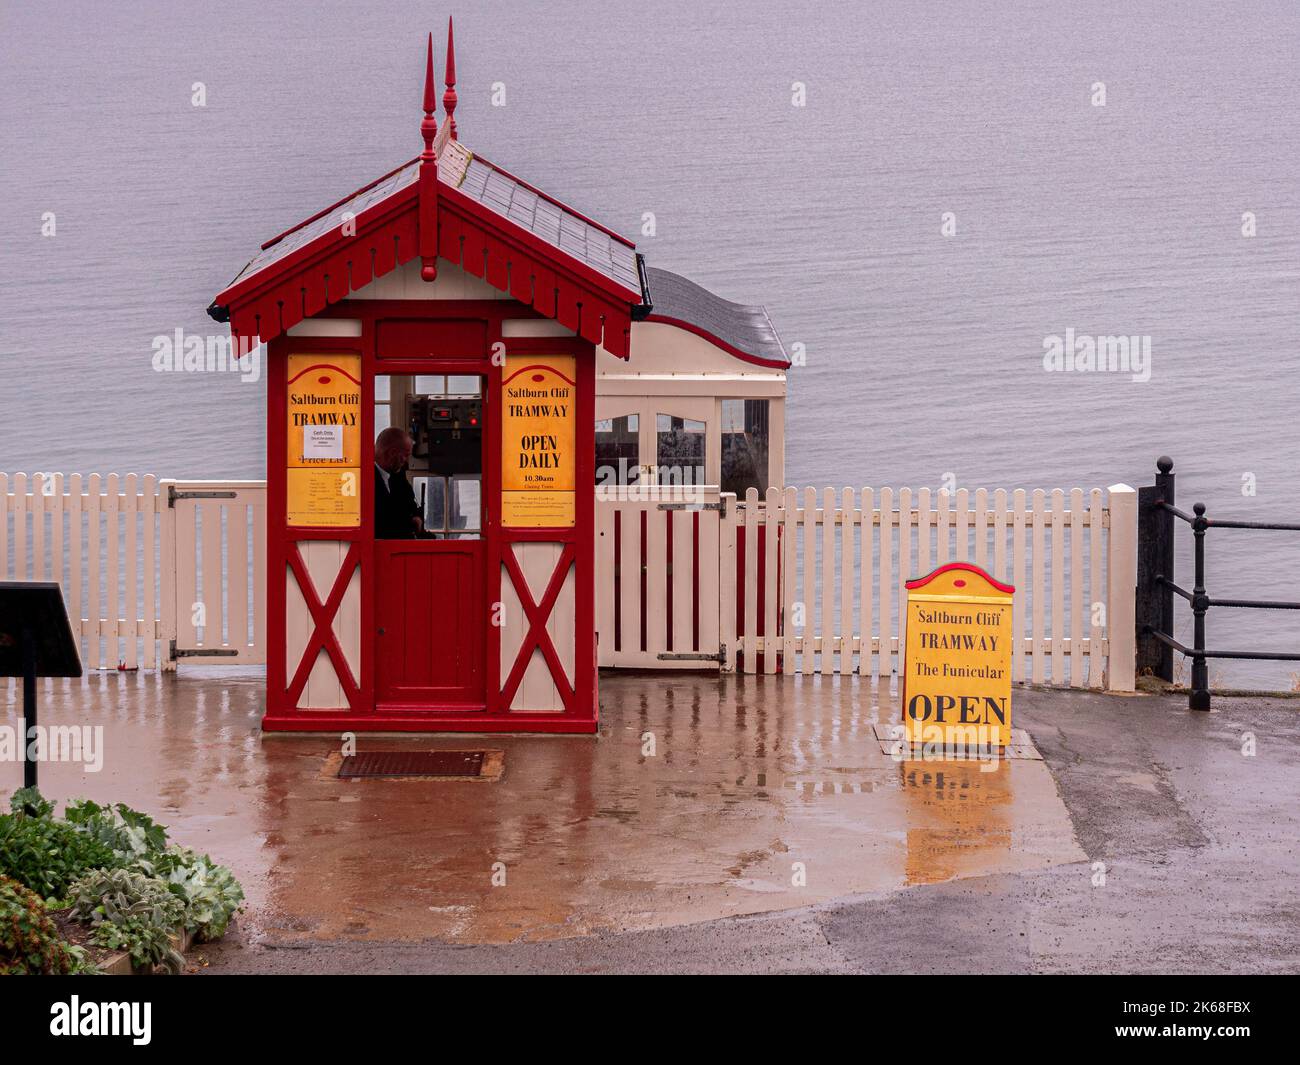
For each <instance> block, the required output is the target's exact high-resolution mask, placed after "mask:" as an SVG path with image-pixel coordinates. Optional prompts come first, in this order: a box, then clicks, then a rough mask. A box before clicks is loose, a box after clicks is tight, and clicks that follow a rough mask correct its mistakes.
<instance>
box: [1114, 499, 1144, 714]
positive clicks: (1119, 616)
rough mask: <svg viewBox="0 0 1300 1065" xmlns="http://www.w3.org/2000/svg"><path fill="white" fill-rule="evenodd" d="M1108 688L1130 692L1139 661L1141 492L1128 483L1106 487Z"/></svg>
mask: <svg viewBox="0 0 1300 1065" xmlns="http://www.w3.org/2000/svg"><path fill="white" fill-rule="evenodd" d="M1106 491H1107V495H1108V501H1107V502H1108V509H1109V510H1110V532H1109V535H1108V536H1107V545H1106V547H1107V550H1106V557H1107V574H1108V581H1107V589H1106V637H1107V644H1108V648H1107V650H1108V655H1107V660H1106V688H1107V690H1109V691H1115V692H1131V691H1133V690H1134V688H1135V686H1136V685H1135V665H1136V661H1137V647H1136V635H1137V625H1136V622H1135V613H1134V610H1135V596H1136V592H1137V582H1138V568H1137V567H1138V493H1137V491H1136V490H1135V489H1133V488H1131V487H1130V486H1129V485H1126V484H1113V485H1111V486H1110V488H1108V489H1107V490H1106Z"/></svg>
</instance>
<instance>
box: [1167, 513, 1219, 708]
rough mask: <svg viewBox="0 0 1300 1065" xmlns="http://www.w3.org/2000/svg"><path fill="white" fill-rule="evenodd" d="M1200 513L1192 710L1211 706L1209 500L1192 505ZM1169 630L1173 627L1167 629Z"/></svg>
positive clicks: (1194, 527)
mask: <svg viewBox="0 0 1300 1065" xmlns="http://www.w3.org/2000/svg"><path fill="white" fill-rule="evenodd" d="M1192 511H1193V513H1194V514H1195V515H1196V518H1195V520H1194V521H1193V522H1192V536H1193V537H1194V538H1195V539H1194V543H1195V545H1196V578H1195V580H1196V583H1195V584H1193V585H1192V616H1193V619H1194V620H1193V642H1192V649H1193V650H1194V651H1195V652H1196V653H1195V654H1193V655H1192V687H1191V690H1190V691H1189V693H1188V696H1187V708H1188V709H1189V710H1208V709H1209V708H1210V680H1209V670H1208V669H1207V668H1206V665H1205V614H1206V611H1208V610H1209V608H1210V597H1209V596H1208V595H1206V594H1205V530H1206V529H1207V528H1208V527H1209V524H1210V523H1209V522H1208V521H1206V519H1205V504H1204V503H1197V504H1196V505H1195V506H1193V507H1192ZM1165 631H1166V632H1169V631H1171V630H1169V629H1166V630H1165Z"/></svg>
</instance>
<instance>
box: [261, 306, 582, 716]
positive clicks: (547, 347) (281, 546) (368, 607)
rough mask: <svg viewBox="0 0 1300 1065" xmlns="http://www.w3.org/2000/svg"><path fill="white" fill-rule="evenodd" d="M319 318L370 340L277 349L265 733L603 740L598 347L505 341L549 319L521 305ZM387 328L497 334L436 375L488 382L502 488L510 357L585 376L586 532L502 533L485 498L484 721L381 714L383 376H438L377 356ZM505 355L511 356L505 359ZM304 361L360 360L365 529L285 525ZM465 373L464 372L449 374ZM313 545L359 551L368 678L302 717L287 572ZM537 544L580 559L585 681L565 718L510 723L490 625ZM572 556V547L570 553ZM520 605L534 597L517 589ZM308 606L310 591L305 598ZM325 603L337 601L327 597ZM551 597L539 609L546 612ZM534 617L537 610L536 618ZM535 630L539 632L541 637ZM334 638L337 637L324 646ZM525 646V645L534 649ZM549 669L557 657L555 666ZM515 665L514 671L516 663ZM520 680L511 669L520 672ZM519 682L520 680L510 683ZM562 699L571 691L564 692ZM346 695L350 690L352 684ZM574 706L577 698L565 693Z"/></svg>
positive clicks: (494, 464) (491, 498)
mask: <svg viewBox="0 0 1300 1065" xmlns="http://www.w3.org/2000/svg"><path fill="white" fill-rule="evenodd" d="M315 317H316V318H343V319H352V320H359V321H360V322H361V336H360V337H357V338H338V337H330V338H325V337H291V336H284V335H282V336H279V337H276V338H275V339H274V340H272V341H271V342H270V344H269V345H268V349H267V378H268V399H267V515H266V530H267V587H266V589H265V598H266V604H267V701H266V714H265V716H264V718H263V722H262V727H263V728H264V729H267V730H289V731H314V732H327V731H338V730H356V731H410V732H550V733H594V732H595V731H596V730H597V685H596V626H595V491H594V488H593V487H592V486H593V485H594V484H595V409H596V397H595V384H596V358H595V345H594V344H592V343H591V342H590V341H587V340H583V339H582V338H580V337H545V338H541V337H509V338H505V337H503V335H502V331H503V325H502V323H503V321H505V320H506V319H512V320H517V319H526V318H537V319H542V318H543V316H542V315H540V314H538V313H537V312H536V311H534V310H533V309H532V308H531V307H528V306H526V305H524V304H521V303H518V302H516V301H513V300H342V301H340V302H339V303H336V304H333V305H331V306H328V307H326V308H324V309H323V310H322V311H321V312H320V313H318V314H317V315H315ZM386 319H403V320H407V321H410V320H414V319H423V320H427V321H428V323H429V327H430V337H431V340H433V341H434V342H436V335H437V326H438V322H439V320H440V319H457V320H461V321H464V320H467V319H478V320H481V321H483V322H484V323H485V324H486V333H485V336H486V350H485V351H484V352H483V354H482V357H481V359H468V358H463V357H458V358H456V359H449V360H438V369H437V372H447V373H457V372H464V373H478V374H481V375H482V376H483V377H484V397H483V400H484V411H485V414H484V420H485V422H486V423H487V424H488V426H489V427H490V428H489V432H488V440H487V445H486V447H485V448H484V463H485V464H487V465H488V466H489V467H490V468H491V469H492V470H493V471H495V472H496V477H494V480H495V481H496V482H497V484H498V487H499V472H500V468H501V434H500V419H499V417H498V415H497V405H498V404H499V402H500V391H501V370H502V367H501V365H500V362H501V360H500V359H499V358H494V356H495V355H496V354H497V353H498V352H501V351H503V350H504V351H508V352H509V353H511V354H521V353H523V354H527V353H535V354H539V355H541V354H555V355H564V354H572V355H574V356H576V366H577V375H578V376H577V382H578V388H577V397H578V398H577V411H576V416H577V434H578V436H577V452H578V453H577V469H576V478H577V481H576V485H577V488H576V500H575V512H576V513H575V524H574V527H573V528H572V529H555V530H545V529H542V530H525V529H510V530H506V529H502V528H501V525H500V514H499V511H500V494H499V491H494V492H490V493H488V492H485V493H484V501H483V502H484V517H483V524H484V530H483V538H484V541H485V543H486V554H487V562H486V574H487V580H486V584H487V588H486V589H485V593H486V596H487V599H486V603H487V606H488V609H487V610H486V611H485V612H484V616H485V618H486V619H487V627H486V634H485V635H486V641H487V656H486V677H487V706H486V708H485V709H484V710H482V711H471V712H465V713H461V712H456V711H447V710H443V711H436V710H435V711H429V712H421V711H418V710H404V711H401V712H399V713H388V712H379V711H378V710H377V709H376V705H375V686H374V680H375V646H374V640H375V631H376V628H375V626H376V619H375V584H374V582H375V576H376V571H375V561H374V477H373V476H366V473H367V472H368V471H369V470H370V468H371V467H372V466H373V465H374V436H375V433H374V403H375V395H374V392H375V376H376V374H378V373H384V374H389V373H405V372H427V368H428V366H429V365H430V363H429V360H426V359H404V358H403V359H381V358H380V357H379V355H378V352H377V351H376V344H377V335H378V327H379V324H380V323H381V322H383V321H384V320H386ZM500 345H504V348H502V347H501V346H500ZM297 352H304V353H306V352H320V353H322V354H330V353H351V354H360V355H361V366H362V387H361V470H362V476H361V484H360V490H361V526H360V527H359V528H358V529H299V528H293V529H290V528H289V527H288V526H287V524H286V521H285V514H286V497H285V490H286V477H285V457H286V454H287V447H288V439H287V431H286V423H285V417H286V408H287V389H286V380H285V370H286V367H287V365H288V356H289V355H290V354H291V353H297ZM448 366H461V367H464V369H463V370H457V369H446V370H444V367H448ZM310 540H333V541H347V542H351V543H356V544H357V545H358V549H357V551H353V552H350V555H358V554H359V559H358V565H359V566H360V568H361V656H360V661H361V676H360V677H359V678H357V686H356V689H355V693H354V695H353V697H354V698H355V702H351V699H350V707H349V709H347V710H299V709H297V708H296V706H295V705H293V703H294V702H295V701H296V700H290V699H289V698H288V695H289V692H288V690H287V689H288V685H287V680H286V676H285V673H286V669H285V654H286V649H285V643H286V633H285V620H286V617H285V610H286V602H285V599H286V597H285V572H286V567H287V566H288V565H289V563H288V558H289V555H290V552H291V551H293V552H296V551H297V549H298V548H297V544H298V543H300V542H306V541H310ZM528 542H542V543H560V544H564V545H566V546H565V551H564V552H563V553H564V555H565V557H568V556H569V554H570V552H572V554H573V557H574V565H575V584H574V596H575V598H574V611H575V618H574V632H575V646H574V655H573V663H574V677H573V686H572V694H571V697H570V698H568V699H567V700H566V705H565V708H564V710H563V711H558V712H518V711H516V712H511V711H510V710H509V706H508V702H507V701H506V700H505V699H504V698H503V695H504V692H503V691H502V683H501V640H500V635H501V632H500V629H499V628H496V627H495V626H494V625H493V624H492V621H491V618H492V615H493V613H494V611H493V610H492V608H491V606H492V604H494V603H498V602H500V601H501V591H502V588H501V571H502V567H503V565H504V564H505V563H504V562H503V553H504V552H505V551H506V550H511V549H512V545H514V544H519V543H528ZM570 545H571V546H570ZM518 592H519V595H520V597H521V599H523V597H524V595H525V594H526V593H525V590H524V589H519V590H518ZM303 594H304V596H306V595H307V594H308V593H307V589H303ZM322 594H328V593H327V592H326V593H322ZM543 598H544V596H541V597H539V598H538V602H541V601H542V599H543ZM525 612H526V613H528V611H527V610H526V611H525ZM533 629H536V626H530V630H533ZM322 638H323V639H326V640H327V639H328V635H327V634H326V635H324V636H322ZM530 638H531V634H530V636H525V639H524V646H525V647H526V648H527V647H529V646H530ZM548 660H549V658H548ZM512 665H513V664H512ZM513 672H515V671H514V670H511V671H510V673H513ZM507 679H508V680H509V679H510V674H508V675H507ZM558 686H559V687H561V688H562V689H564V688H566V687H567V685H564V684H561V685H558ZM345 687H346V683H345ZM565 694H566V695H567V694H568V693H567V692H565Z"/></svg>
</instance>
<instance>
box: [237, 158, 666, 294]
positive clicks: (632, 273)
mask: <svg viewBox="0 0 1300 1065" xmlns="http://www.w3.org/2000/svg"><path fill="white" fill-rule="evenodd" d="M419 169H420V160H419V159H418V158H416V159H412V160H411V161H410V162H409V163H405V164H404V165H402V166H400V167H398V168H397V169H396V170H393V171H391V172H390V173H388V174H385V175H384V176H383V177H382V178H380V179H379V180H378V181H375V182H372V183H371V184H369V185H366V186H364V187H363V188H361V189H358V190H357V191H356V192H354V193H352V195H351V196H348V197H347V198H345V199H343V200H340V201H339V202H338V203H336V204H333V205H332V206H330V207H327V208H326V209H325V210H324V211H321V212H319V213H318V214H315V215H313V216H312V217H311V218H308V219H306V220H305V221H303V222H301V223H299V224H298V225H297V226H295V227H294V228H293V229H290V230H288V231H287V232H285V233H283V234H281V235H280V236H278V237H275V238H273V239H272V240H269V241H267V243H266V244H264V245H263V246H262V249H261V251H259V252H258V254H257V255H255V256H253V258H252V259H251V260H250V261H249V263H248V265H247V266H245V267H244V269H243V270H241V271H240V272H239V275H238V276H237V277H236V278H235V279H234V280H233V281H232V282H231V283H230V284H229V285H228V286H227V287H226V290H225V291H224V292H223V293H222V294H221V295H219V296H218V297H217V299H216V303H217V305H218V306H224V305H225V304H224V302H223V298H225V297H228V296H229V295H230V294H231V293H232V292H233V291H234V290H236V289H238V288H240V287H241V286H243V284H244V283H245V282H247V281H249V280H250V279H251V278H253V276H254V275H256V274H259V273H261V272H262V271H264V270H266V269H267V268H269V267H271V266H273V265H274V264H276V263H279V262H282V261H284V260H285V259H286V258H287V257H288V256H290V255H291V254H292V253H293V252H296V251H299V250H300V249H303V248H306V247H308V246H309V245H312V244H313V243H315V242H317V241H329V240H330V239H331V238H336V237H337V236H338V235H339V231H340V229H341V226H342V223H343V221H344V219H345V217H346V216H348V215H351V216H353V217H354V218H357V219H360V217H361V216H362V215H363V214H364V213H365V212H366V211H369V210H370V209H372V208H376V207H380V206H382V205H383V204H384V203H386V202H387V201H389V200H391V199H393V198H395V197H397V196H398V195H399V194H400V193H401V192H403V190H408V189H414V187H415V182H416V177H417V175H418V174H419ZM438 178H439V180H440V181H441V183H442V184H443V185H444V186H450V187H451V188H452V189H455V190H457V191H458V192H460V193H461V194H463V195H465V196H466V197H468V198H469V199H472V200H474V201H475V202H477V203H480V204H482V205H483V206H484V207H486V208H488V209H489V210H491V211H493V212H495V213H496V214H498V215H500V216H501V218H502V219H504V220H505V221H507V222H508V223H509V224H510V225H512V226H516V227H519V228H520V229H523V230H525V231H527V232H528V233H530V234H532V235H533V236H534V237H536V238H537V239H539V240H541V241H543V242H545V243H546V244H548V245H549V246H550V247H551V248H552V249H553V250H554V251H555V252H557V253H558V254H559V255H561V256H564V257H566V258H568V259H571V260H573V261H574V262H575V263H578V264H581V265H582V266H586V267H589V268H590V269H592V270H594V271H595V272H596V273H598V274H600V275H601V276H602V277H604V278H607V279H608V280H609V281H611V282H613V283H614V284H615V285H618V286H619V287H620V288H622V289H624V290H626V292H627V294H628V296H629V297H630V298H632V299H633V300H634V302H636V303H641V302H642V301H643V297H644V293H643V291H642V285H641V278H640V274H639V271H638V269H637V254H636V245H635V244H633V243H632V242H631V241H630V240H627V239H626V238H624V237H621V236H619V235H618V234H617V233H615V232H614V231H613V230H610V229H607V228H606V227H604V226H602V225H599V224H598V223H596V222H593V221H592V220H591V219H589V218H586V217H584V216H583V215H581V214H579V213H578V212H577V211H574V210H573V209H571V208H570V207H568V206H566V205H565V204H563V203H561V202H560V201H559V200H556V199H553V198H552V197H550V196H547V195H546V194H545V193H542V192H540V191H539V190H537V189H535V188H533V187H532V186H531V185H529V184H527V183H526V182H523V181H521V180H519V179H518V178H517V177H515V176H514V175H513V174H511V173H509V172H508V171H506V170H503V169H502V168H501V167H498V166H496V165H495V164H493V163H490V162H488V161H487V160H486V159H483V158H481V157H479V156H476V155H474V153H472V152H471V151H469V150H468V149H467V148H466V147H465V146H464V145H463V144H462V143H461V142H460V141H448V142H447V143H446V144H445V145H444V146H443V148H442V150H441V152H440V153H439V157H438Z"/></svg>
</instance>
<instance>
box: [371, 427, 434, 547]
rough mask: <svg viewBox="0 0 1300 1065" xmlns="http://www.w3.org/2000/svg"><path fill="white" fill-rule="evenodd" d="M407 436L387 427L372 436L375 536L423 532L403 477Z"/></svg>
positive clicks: (386, 537)
mask: <svg viewBox="0 0 1300 1065" xmlns="http://www.w3.org/2000/svg"><path fill="white" fill-rule="evenodd" d="M412 446H413V445H412V441H411V436H410V434H409V433H407V432H406V430H404V429H399V428H398V427H397V426H390V427H389V428H387V429H385V430H384V431H383V432H381V433H380V434H379V436H378V437H377V438H376V439H375V539H376V540H414V539H415V538H416V537H420V536H423V535H424V519H423V518H422V517H421V516H420V505H419V504H418V503H417V502H416V501H415V490H414V489H413V488H412V487H411V482H410V481H408V480H407V479H406V464H407V463H408V462H410V460H411V448H412Z"/></svg>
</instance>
